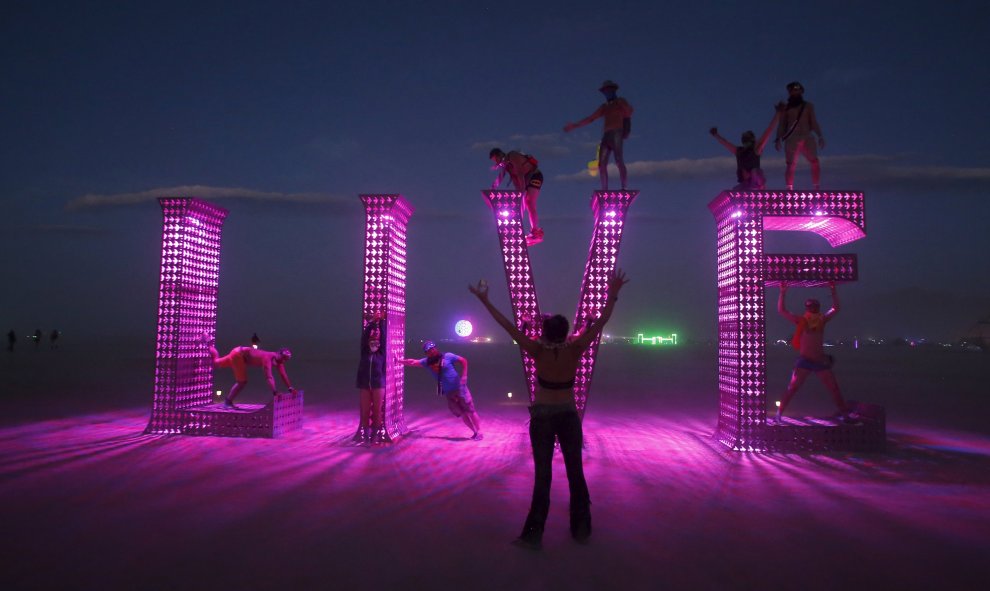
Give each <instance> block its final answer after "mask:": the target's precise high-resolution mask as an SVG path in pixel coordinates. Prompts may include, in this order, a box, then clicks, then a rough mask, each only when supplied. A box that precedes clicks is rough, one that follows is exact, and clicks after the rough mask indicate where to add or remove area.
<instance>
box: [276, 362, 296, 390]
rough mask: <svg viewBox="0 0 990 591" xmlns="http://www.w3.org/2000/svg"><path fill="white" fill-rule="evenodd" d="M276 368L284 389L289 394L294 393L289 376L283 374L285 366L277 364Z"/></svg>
mask: <svg viewBox="0 0 990 591" xmlns="http://www.w3.org/2000/svg"><path fill="white" fill-rule="evenodd" d="M277 366H278V375H279V377H281V378H282V383H284V384H285V387H286V388H288V389H289V392H295V391H296V389H295V388H293V387H292V384H290V383H289V374H287V373H285V364H284V363H279V364H277ZM274 387H275V380H272V388H273V389H274Z"/></svg>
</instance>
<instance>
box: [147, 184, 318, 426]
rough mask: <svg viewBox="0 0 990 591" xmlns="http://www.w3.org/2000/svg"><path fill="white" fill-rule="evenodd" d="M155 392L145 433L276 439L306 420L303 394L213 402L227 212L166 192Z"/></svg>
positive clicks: (160, 201) (164, 199)
mask: <svg viewBox="0 0 990 591" xmlns="http://www.w3.org/2000/svg"><path fill="white" fill-rule="evenodd" d="M158 201H159V203H160V204H161V207H162V215H163V218H164V220H163V224H162V267H161V278H160V284H159V286H160V287H159V296H158V338H157V341H156V346H155V394H154V396H155V397H154V400H153V401H152V408H151V419H150V420H149V421H148V427H147V429H146V432H148V433H182V434H187V435H224V436H233V437H278V436H279V435H281V434H283V433H284V432H286V431H290V430H293V429H297V428H299V426H300V425H301V424H302V408H303V392H302V391H296V392H295V393H291V394H289V393H284V394H279V395H278V396H275V397H274V398H273V400H272V401H271V402H270V403H268V404H265V405H260V404H259V405H252V404H242V405H240V407H239V410H237V411H230V410H226V411H225V410H223V409H222V408H217V406H218V405H214V404H211V403H212V395H211V390H212V386H213V361H212V359H211V358H210V356H209V354H208V353H207V351H206V345H205V343H204V342H203V336H204V335H214V334H216V325H217V286H218V279H219V276H220V233H221V230H222V226H223V222H224V219H225V218H226V217H227V210H225V209H223V208H221V207H217V206H216V205H213V204H211V203H207V202H206V201H202V200H200V199H196V198H194V197H163V198H161V199H159V200H158Z"/></svg>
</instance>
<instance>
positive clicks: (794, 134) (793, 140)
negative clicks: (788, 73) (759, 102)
mask: <svg viewBox="0 0 990 591" xmlns="http://www.w3.org/2000/svg"><path fill="white" fill-rule="evenodd" d="M787 95H788V96H787V102H786V103H783V102H781V103H778V105H777V108H778V110H780V111H781V113H782V116H781V118H780V125H779V126H778V127H777V138H776V139H775V140H774V148H776V149H777V151H778V152H779V151H780V145H781V143H783V145H784V156H785V161H786V163H787V166H786V169H785V171H784V182H786V183H787V190H788V191H793V190H794V171H795V169H796V168H797V157H798V155H799V154H801V155H803V156H804V157H805V159H806V160H807V161H808V164H810V165H811V182H812V184H813V185H814V187H815V190H816V191H817V190H818V189H819V186H820V183H821V177H822V169H821V164H820V163H819V161H818V150H823V149H825V136H824V135H823V134H822V127H821V125H819V124H818V118H817V117H815V105H813V104H811V103H810V102H808V101H806V100H804V86H802V84H801V83H800V82H797V81H794V82H791V83H789V84H788V85H787ZM816 136H817V140H816Z"/></svg>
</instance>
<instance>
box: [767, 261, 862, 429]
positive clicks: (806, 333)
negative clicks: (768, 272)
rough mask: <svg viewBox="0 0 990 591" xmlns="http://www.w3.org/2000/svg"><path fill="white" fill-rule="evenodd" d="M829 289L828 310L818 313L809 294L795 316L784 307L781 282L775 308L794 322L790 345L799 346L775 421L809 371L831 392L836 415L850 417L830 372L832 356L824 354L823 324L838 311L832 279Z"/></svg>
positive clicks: (817, 303)
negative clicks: (830, 296)
mask: <svg viewBox="0 0 990 591" xmlns="http://www.w3.org/2000/svg"><path fill="white" fill-rule="evenodd" d="M829 289H830V290H831V292H832V307H831V308H829V310H828V312H825V313H824V314H822V313H821V303H820V302H819V301H818V300H816V299H812V298H809V299H808V300H806V301H805V302H804V314H803V315H801V316H798V315H797V314H792V313H791V312H789V311H788V310H787V305H786V304H785V302H784V298H785V297H786V296H787V283H786V282H783V281H782V282H781V283H780V297H779V298H778V300H777V312H778V313H780V315H781V316H783V317H784V318H786V319H788V320H790V321H791V322H793V323H794V325H795V326H796V327H797V329H796V330H795V332H794V339H793V341H792V343H791V344H792V345H793V346H794V348H795V349H797V350H798V358H797V361H796V362H795V363H794V372H793V373H792V374H791V383H790V384H789V385H788V386H787V392H785V393H784V399H783V400H781V401H780V407H779V408H778V409H777V422H780V420H781V417H783V416H784V411H785V410H787V405H788V404H790V402H791V399H792V398H794V394H795V393H796V392H797V391H798V388H800V387H801V385H802V384H804V381H805V380H806V379H808V376H809V375H810V374H815V375H817V376H818V379H820V380H821V381H822V383H823V384H825V387H826V388H828V391H829V392H830V393H831V394H832V401H833V402H834V403H835V406H836V408H837V409H838V412H837V415H836V416H837V417H838V418H839V419H841V420H843V421H848V420H852V419H850V417H849V408H848V407H847V406H846V401H845V400H844V399H843V398H842V393H841V392H839V383H838V382H837V381H836V379H835V374H833V373H832V365H834V364H835V358H834V357H832V356H831V355H826V354H825V348H824V346H825V325H826V324H828V322H829V321H831V320H832V318H834V317H835V315H836V314H837V313H838V312H839V295H838V293H836V291H835V283H829Z"/></svg>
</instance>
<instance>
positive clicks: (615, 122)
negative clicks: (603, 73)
mask: <svg viewBox="0 0 990 591" xmlns="http://www.w3.org/2000/svg"><path fill="white" fill-rule="evenodd" d="M598 90H599V91H600V92H601V93H602V94H604V95H605V103H604V104H603V105H601V106H600V107H598V108H597V109H595V112H594V113H592V114H591V115H588V116H587V117H585V118H584V119H582V120H580V121H578V122H577V123H568V124H567V125H565V126H564V131H565V132H569V131H571V130H573V129H577V128H578V127H583V126H585V125H587V124H589V123H591V122H592V121H594V120H595V119H598V118H599V117H603V118H604V121H605V126H604V127H605V129H604V132H603V133H602V142H601V145H600V146H599V150H598V175H599V176H600V177H601V179H602V190H603V191H607V190H608V159H609V156H610V155H611V154H613V153H614V154H615V166H616V167H617V168H618V169H619V181H620V183H621V185H622V189H623V190H625V189H626V163H625V160H624V159H623V156H622V143H623V141H625V140H626V139H628V138H629V132H630V130H631V129H632V113H633V108H632V105H630V104H629V102H628V101H627V100H626V99H624V98H619V97H618V96H616V94H615V93H616V91H618V90H619V85H618V84H616V83H615V82H613V81H611V80H606V81H604V82H602V85H601V87H599V89H598Z"/></svg>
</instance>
